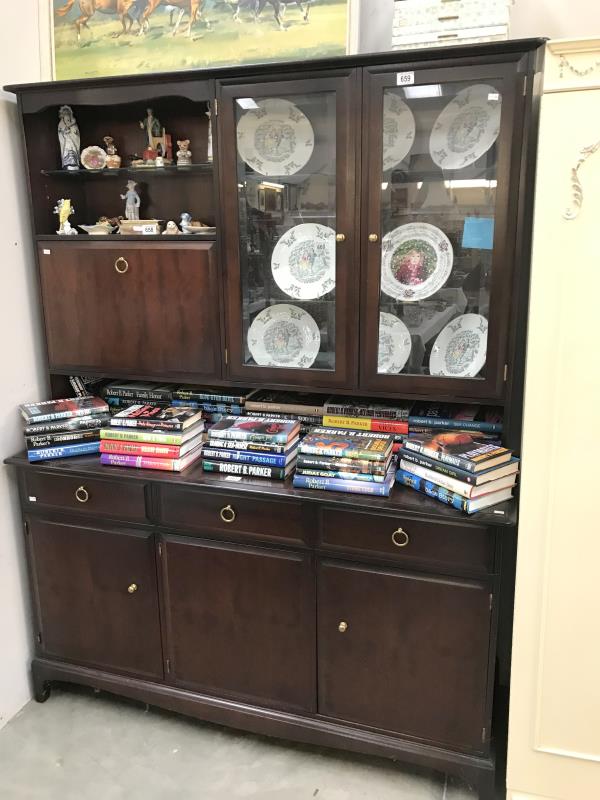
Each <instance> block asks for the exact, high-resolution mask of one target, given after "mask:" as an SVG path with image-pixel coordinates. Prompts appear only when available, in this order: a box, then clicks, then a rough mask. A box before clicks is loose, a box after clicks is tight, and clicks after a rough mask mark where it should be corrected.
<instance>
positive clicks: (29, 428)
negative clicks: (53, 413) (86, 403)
mask: <svg viewBox="0 0 600 800" xmlns="http://www.w3.org/2000/svg"><path fill="white" fill-rule="evenodd" d="M109 422H110V414H94V415H93V416H86V417H72V418H71V419H62V420H57V421H56V422H37V423H35V424H33V425H26V426H25V428H23V433H24V434H25V436H37V435H42V434H45V433H63V432H68V431H97V430H99V429H100V428H103V427H105V426H106V425H108V423H109Z"/></svg>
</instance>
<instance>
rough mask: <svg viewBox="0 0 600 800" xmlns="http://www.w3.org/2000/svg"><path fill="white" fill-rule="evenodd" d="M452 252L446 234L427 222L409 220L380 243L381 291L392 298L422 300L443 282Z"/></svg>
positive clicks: (436, 289)
mask: <svg viewBox="0 0 600 800" xmlns="http://www.w3.org/2000/svg"><path fill="white" fill-rule="evenodd" d="M453 260H454V253H453V250H452V244H451V243H450V239H448V237H447V236H446V234H445V233H444V232H443V231H442V230H440V229H439V228H436V226H435V225H430V224H429V223H428V222H409V223H408V224H407V225H400V227H398V228H394V230H393V231H390V232H389V233H387V234H386V235H385V236H384V237H383V240H382V242H381V291H382V292H384V293H385V294H387V295H389V297H393V298H394V299H395V300H403V301H409V302H410V301H415V300H423V299H424V298H425V297H430V296H431V295H432V294H435V293H436V292H437V291H438V289H441V287H442V286H443V285H444V284H445V283H446V281H447V280H448V276H449V275H450V272H451V270H452V262H453Z"/></svg>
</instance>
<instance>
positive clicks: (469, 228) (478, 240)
mask: <svg viewBox="0 0 600 800" xmlns="http://www.w3.org/2000/svg"><path fill="white" fill-rule="evenodd" d="M462 246H463V247H464V248H471V249H473V250H491V249H492V248H493V246H494V220H493V218H492V217H466V218H465V225H464V228H463V238H462Z"/></svg>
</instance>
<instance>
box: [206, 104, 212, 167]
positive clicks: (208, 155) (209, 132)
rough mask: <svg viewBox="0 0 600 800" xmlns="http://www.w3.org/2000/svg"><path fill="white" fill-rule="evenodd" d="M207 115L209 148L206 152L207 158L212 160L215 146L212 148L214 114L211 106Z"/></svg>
mask: <svg viewBox="0 0 600 800" xmlns="http://www.w3.org/2000/svg"><path fill="white" fill-rule="evenodd" d="M206 116H207V117H208V150H207V153H206V160H207V161H212V160H213V148H212V123H211V120H212V114H211V113H210V108H209V110H208V111H207V112H206Z"/></svg>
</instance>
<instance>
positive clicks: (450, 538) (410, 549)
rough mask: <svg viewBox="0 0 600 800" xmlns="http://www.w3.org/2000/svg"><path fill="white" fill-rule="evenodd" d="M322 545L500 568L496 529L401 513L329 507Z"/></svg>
mask: <svg viewBox="0 0 600 800" xmlns="http://www.w3.org/2000/svg"><path fill="white" fill-rule="evenodd" d="M320 547H321V549H322V550H327V551H329V552H332V553H338V554H339V553H342V552H343V553H348V554H357V555H361V556H363V557H364V556H367V557H369V556H371V557H373V558H378V559H383V560H385V561H397V562H403V563H406V564H407V565H410V564H415V565H416V564H419V565H423V566H428V567H430V568H433V569H439V568H442V569H446V570H448V569H466V570H469V571H471V572H473V571H474V572H479V573H490V572H493V570H494V553H495V535H494V531H493V530H492V529H489V528H485V527H483V526H475V525H461V524H460V523H452V522H424V521H423V520H416V519H410V518H407V517H402V516H400V515H387V514H386V515H379V514H377V515H375V514H362V513H355V512H351V511H338V510H334V509H327V508H325V509H323V510H322V512H321V537H320Z"/></svg>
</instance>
